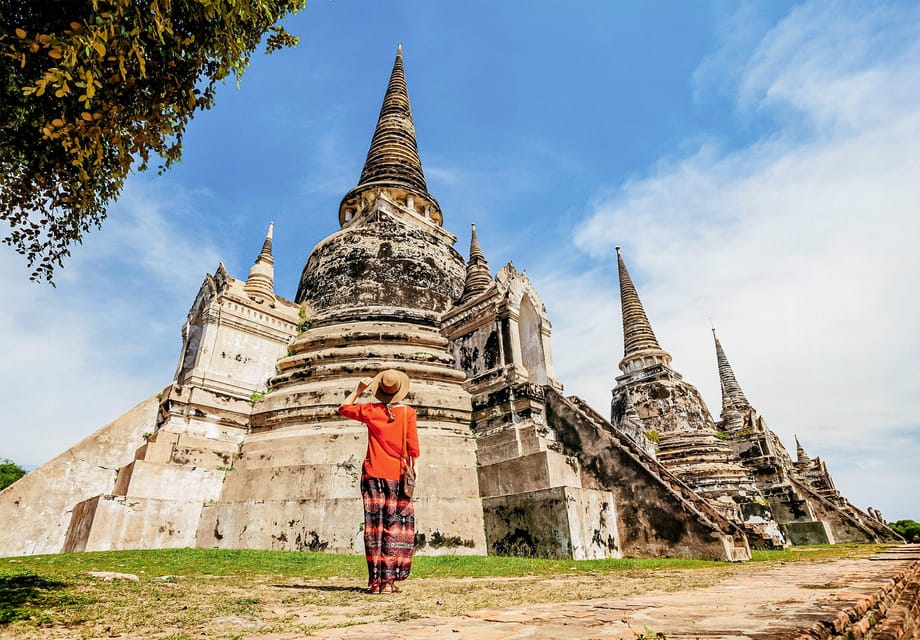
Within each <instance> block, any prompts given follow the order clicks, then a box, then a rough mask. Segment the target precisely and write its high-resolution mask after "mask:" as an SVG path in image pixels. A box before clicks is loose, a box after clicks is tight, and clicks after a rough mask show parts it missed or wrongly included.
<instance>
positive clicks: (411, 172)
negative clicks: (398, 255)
mask: <svg viewBox="0 0 920 640" xmlns="http://www.w3.org/2000/svg"><path fill="white" fill-rule="evenodd" d="M374 191H375V192H380V191H386V192H388V194H389V195H390V197H391V198H394V199H396V200H397V201H399V202H400V203H404V204H406V206H407V207H409V208H414V209H415V210H416V213H419V214H422V215H424V216H426V217H428V218H430V219H431V220H432V221H434V222H435V223H436V224H438V225H440V224H441V223H442V215H441V208H440V206H439V205H438V203H437V201H436V200H435V199H434V197H433V196H432V195H431V194H430V193H428V185H427V183H426V182H425V173H424V171H423V170H422V161H421V159H420V158H419V155H418V144H417V143H416V140H415V124H414V122H413V120H412V106H411V104H410V103H409V89H408V87H407V85H406V72H405V70H404V69H403V56H402V43H399V45H398V46H397V47H396V60H395V61H394V63H393V71H392V73H391V74H390V82H389V84H387V90H386V93H385V94H384V96H383V105H382V106H381V107H380V116H379V117H378V119H377V127H376V129H375V130H374V137H373V138H372V139H371V146H370V149H369V150H368V152H367V159H366V160H365V161H364V168H363V169H362V171H361V177H360V178H359V179H358V185H357V186H356V187H355V188H354V189H352V190H351V191H349V192H348V193H347V194H346V195H345V197H344V198H343V199H342V204H341V205H340V207H339V223H340V224H341V225H343V226H344V225H345V223H346V222H348V221H350V220H351V219H352V217H353V216H354V215H356V214H357V213H360V211H362V210H363V209H362V207H363V206H366V204H367V203H366V200H367V199H366V198H362V196H364V195H365V194H367V193H368V192H374ZM410 203H411V204H410Z"/></svg>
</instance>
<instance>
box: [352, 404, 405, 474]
mask: <svg viewBox="0 0 920 640" xmlns="http://www.w3.org/2000/svg"><path fill="white" fill-rule="evenodd" d="M390 411H391V413H392V414H393V417H394V418H395V420H393V421H392V422H390V418H389V416H388V415H387V412H386V407H385V406H384V405H383V404H381V403H379V402H366V403H362V404H343V405H342V406H340V407H339V415H340V416H344V417H346V418H351V419H352V420H357V421H358V422H363V423H364V424H365V425H367V456H366V457H365V459H364V472H365V473H366V474H367V475H369V476H371V477H374V478H384V479H386V480H399V477H400V475H401V474H402V466H401V464H400V458H401V457H402V450H403V441H402V438H403V435H402V434H403V419H405V424H406V449H407V451H408V455H409V457H411V458H418V456H419V448H418V428H417V426H416V424H415V409H413V408H412V407H407V406H405V405H401V404H398V405H394V406H392V407H390Z"/></svg>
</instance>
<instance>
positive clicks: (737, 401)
mask: <svg viewBox="0 0 920 640" xmlns="http://www.w3.org/2000/svg"><path fill="white" fill-rule="evenodd" d="M712 338H713V340H715V343H716V363H717V365H718V367H719V382H720V383H721V385H722V411H723V412H724V411H725V410H726V409H750V408H751V403H750V402H748V399H747V398H746V397H745V396H744V392H742V391H741V385H739V384H738V380H737V379H735V372H734V371H732V366H731V364H729V362H728V358H727V357H726V356H725V350H724V349H722V343H721V342H719V337H718V336H717V335H716V328H715V327H713V328H712Z"/></svg>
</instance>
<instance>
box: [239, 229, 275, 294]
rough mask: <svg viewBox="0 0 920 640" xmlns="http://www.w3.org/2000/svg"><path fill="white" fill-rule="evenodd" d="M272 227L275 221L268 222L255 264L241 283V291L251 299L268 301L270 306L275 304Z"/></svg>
mask: <svg viewBox="0 0 920 640" xmlns="http://www.w3.org/2000/svg"><path fill="white" fill-rule="evenodd" d="M274 229H275V223H274V222H270V223H268V233H266V234H265V242H263V243H262V250H261V251H260V252H259V255H258V257H257V258H256V262H255V264H254V265H252V268H251V269H250V270H249V277H248V278H247V279H246V284H244V285H243V291H245V292H246V295H248V296H249V297H250V298H251V299H252V300H255V301H256V302H265V301H268V302H269V304H271V305H272V306H274V304H275V259H274V257H272V234H273V233H274Z"/></svg>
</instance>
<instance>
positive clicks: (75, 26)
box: [70, 22, 81, 31]
mask: <svg viewBox="0 0 920 640" xmlns="http://www.w3.org/2000/svg"><path fill="white" fill-rule="evenodd" d="M80 26H81V25H80V23H79V22H71V23H70V28H71V29H73V30H74V31H76V30H77V29H79V28H80Z"/></svg>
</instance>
